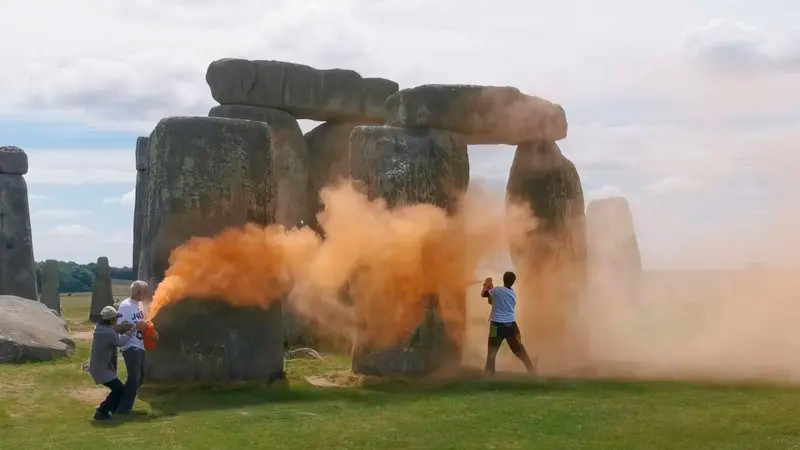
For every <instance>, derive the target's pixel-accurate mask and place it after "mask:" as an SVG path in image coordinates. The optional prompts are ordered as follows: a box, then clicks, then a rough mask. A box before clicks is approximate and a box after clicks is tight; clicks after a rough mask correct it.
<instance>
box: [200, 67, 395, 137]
mask: <svg viewBox="0 0 800 450" xmlns="http://www.w3.org/2000/svg"><path fill="white" fill-rule="evenodd" d="M206 81H207V82H208V85H209V87H210V88H211V95H212V97H214V99H215V100H216V101H218V102H219V103H221V104H223V105H237V104H238V105H250V106H264V107H267V108H276V109H282V110H285V111H288V112H290V113H291V114H292V115H293V116H294V117H297V118H302V119H312V120H320V121H328V120H331V121H356V122H361V123H382V122H383V121H384V119H385V117H386V110H385V108H384V101H385V100H386V98H387V97H389V96H390V95H392V94H393V93H395V92H397V89H398V85H397V83H395V82H393V81H390V80H384V79H381V78H362V77H361V75H359V74H358V73H356V72H354V71H352V70H342V69H331V70H319V69H315V68H313V67H309V66H304V65H301V64H293V63H288V62H281V61H248V60H244V59H232V58H226V59H220V60H217V61H214V62H212V63H211V64H210V65H209V66H208V71H207V72H206Z"/></svg>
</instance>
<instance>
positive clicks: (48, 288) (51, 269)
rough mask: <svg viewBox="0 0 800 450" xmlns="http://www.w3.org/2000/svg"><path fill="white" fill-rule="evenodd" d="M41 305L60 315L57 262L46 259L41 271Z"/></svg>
mask: <svg viewBox="0 0 800 450" xmlns="http://www.w3.org/2000/svg"><path fill="white" fill-rule="evenodd" d="M41 300H42V303H44V304H45V306H47V307H48V308H50V309H52V310H53V311H54V312H55V313H56V314H58V315H59V316H60V315H61V297H60V296H59V295H58V261H55V260H53V259H48V260H47V261H45V262H44V269H43V270H42V299H41Z"/></svg>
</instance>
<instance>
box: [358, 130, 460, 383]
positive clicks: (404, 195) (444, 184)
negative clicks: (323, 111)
mask: <svg viewBox="0 0 800 450" xmlns="http://www.w3.org/2000/svg"><path fill="white" fill-rule="evenodd" d="M350 158H351V159H350V162H351V168H352V176H353V178H354V180H356V181H358V182H359V183H361V184H362V186H363V188H364V189H365V191H366V194H367V196H368V197H369V198H383V199H385V200H386V202H387V204H388V205H389V206H397V205H412V204H418V203H428V204H433V205H436V206H439V207H441V208H444V209H445V210H447V211H451V212H452V211H454V209H455V206H456V202H457V199H458V197H459V195H460V194H462V193H463V192H464V191H466V189H467V184H468V183H469V160H468V158H467V148H466V144H465V143H464V142H463V141H462V139H461V138H460V136H458V135H457V134H455V133H451V132H447V131H440V130H433V129H404V128H394V127H357V128H356V129H355V130H353V133H352V135H351V138H350ZM448 295H453V296H454V297H453V298H451V299H448V300H447V302H448V304H450V305H453V304H459V305H463V311H460V314H459V311H448V313H449V314H448V316H447V317H446V318H445V317H443V316H442V315H441V313H440V312H439V310H438V302H439V301H440V300H442V299H439V298H437V297H436V296H435V295H430V296H427V297H426V298H425V299H424V301H422V302H421V306H420V307H421V308H423V309H422V310H421V311H420V313H421V314H420V315H421V317H423V319H422V322H421V323H420V324H419V326H418V328H417V329H416V330H415V331H414V332H413V333H412V334H411V335H410V336H408V338H407V339H405V340H404V341H403V342H400V343H398V344H397V345H394V346H392V347H390V348H374V347H372V346H371V345H370V344H369V342H365V341H364V336H362V334H363V335H370V334H375V333H380V330H371V329H365V330H359V331H358V335H357V336H356V342H355V344H354V346H353V370H354V371H355V372H358V373H362V374H367V375H390V374H406V375H426V374H429V373H432V372H434V371H436V370H437V369H440V368H442V367H445V366H447V365H449V364H453V363H457V362H458V361H460V357H461V339H460V338H459V339H455V340H457V341H459V342H454V341H455V340H454V339H452V338H451V337H452V336H463V328H464V327H465V323H466V300H465V295H464V292H458V293H451V294H448ZM454 299H455V300H454ZM373 301H388V299H369V298H359V297H358V296H357V295H356V305H355V310H356V316H357V318H356V320H357V322H358V323H361V324H365V326H369V323H370V320H369V311H370V309H371V308H370V302H373ZM444 319H447V320H448V323H447V324H446V325H445V323H444V321H443V320H444ZM446 327H447V328H446ZM446 329H448V330H449V331H450V332H449V333H446V332H445V330H446Z"/></svg>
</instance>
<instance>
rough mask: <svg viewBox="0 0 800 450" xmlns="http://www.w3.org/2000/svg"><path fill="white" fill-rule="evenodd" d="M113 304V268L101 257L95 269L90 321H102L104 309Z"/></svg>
mask: <svg viewBox="0 0 800 450" xmlns="http://www.w3.org/2000/svg"><path fill="white" fill-rule="evenodd" d="M113 304H114V293H113V291H112V290H111V268H110V267H109V265H108V258H106V257H105V256H101V257H99V258H97V265H96V266H95V268H94V286H93V287H92V303H91V306H90V308H89V320H90V321H92V322H97V321H98V320H100V312H101V311H102V310H103V308H105V307H106V306H111V305H113Z"/></svg>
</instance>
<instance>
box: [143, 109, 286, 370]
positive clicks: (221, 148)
mask: <svg viewBox="0 0 800 450" xmlns="http://www.w3.org/2000/svg"><path fill="white" fill-rule="evenodd" d="M270 142H271V139H270V131H269V127H268V126H267V125H266V124H265V123H262V122H256V121H249V120H237V119H221V118H207V117H171V118H166V119H162V120H161V121H160V122H159V123H158V125H157V126H156V128H155V130H154V131H153V133H152V134H151V135H150V142H149V146H148V153H149V156H150V166H149V169H148V176H147V189H146V191H147V193H146V199H147V200H146V205H145V219H144V223H143V229H142V233H143V239H142V254H143V255H145V256H146V257H147V258H146V259H143V264H142V265H141V266H140V271H142V272H143V273H144V274H145V277H144V279H145V280H146V281H148V283H149V284H150V285H151V286H156V285H157V284H158V282H160V281H161V280H162V279H163V277H164V273H165V271H166V270H167V268H168V262H169V255H170V252H171V251H172V250H173V249H174V248H175V247H177V246H179V245H181V244H182V243H184V242H185V241H186V240H188V239H189V238H191V237H193V236H212V235H215V234H217V233H219V232H220V231H222V230H224V229H225V228H228V227H241V226H244V225H245V224H246V223H254V224H258V225H267V224H270V223H274V222H275V208H276V204H277V201H276V198H275V197H276V194H277V188H278V186H277V184H278V182H277V179H276V176H275V173H276V170H275V167H274V164H275V163H274V159H273V158H274V156H273V152H272V150H271V149H270ZM265 294H266V293H265ZM204 300H205V301H198V300H195V299H192V300H186V301H179V302H176V303H174V304H172V305H170V306H168V307H165V308H164V309H162V311H161V312H160V313H159V314H158V316H156V317H154V318H153V323H154V324H155V326H156V329H158V332H159V335H160V336H161V341H160V342H159V346H158V347H157V348H156V349H155V350H154V351H152V352H150V353H148V358H147V364H148V370H149V375H148V376H149V378H150V379H151V380H154V381H185V380H194V381H200V380H206V381H220V380H233V379H261V380H266V379H270V378H274V377H280V376H282V373H283V340H282V339H281V336H282V334H283V327H282V324H281V307H280V302H276V303H275V304H274V306H272V307H270V308H269V309H261V308H236V307H233V306H230V305H228V304H226V303H222V302H220V301H219V300H214V299H204Z"/></svg>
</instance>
